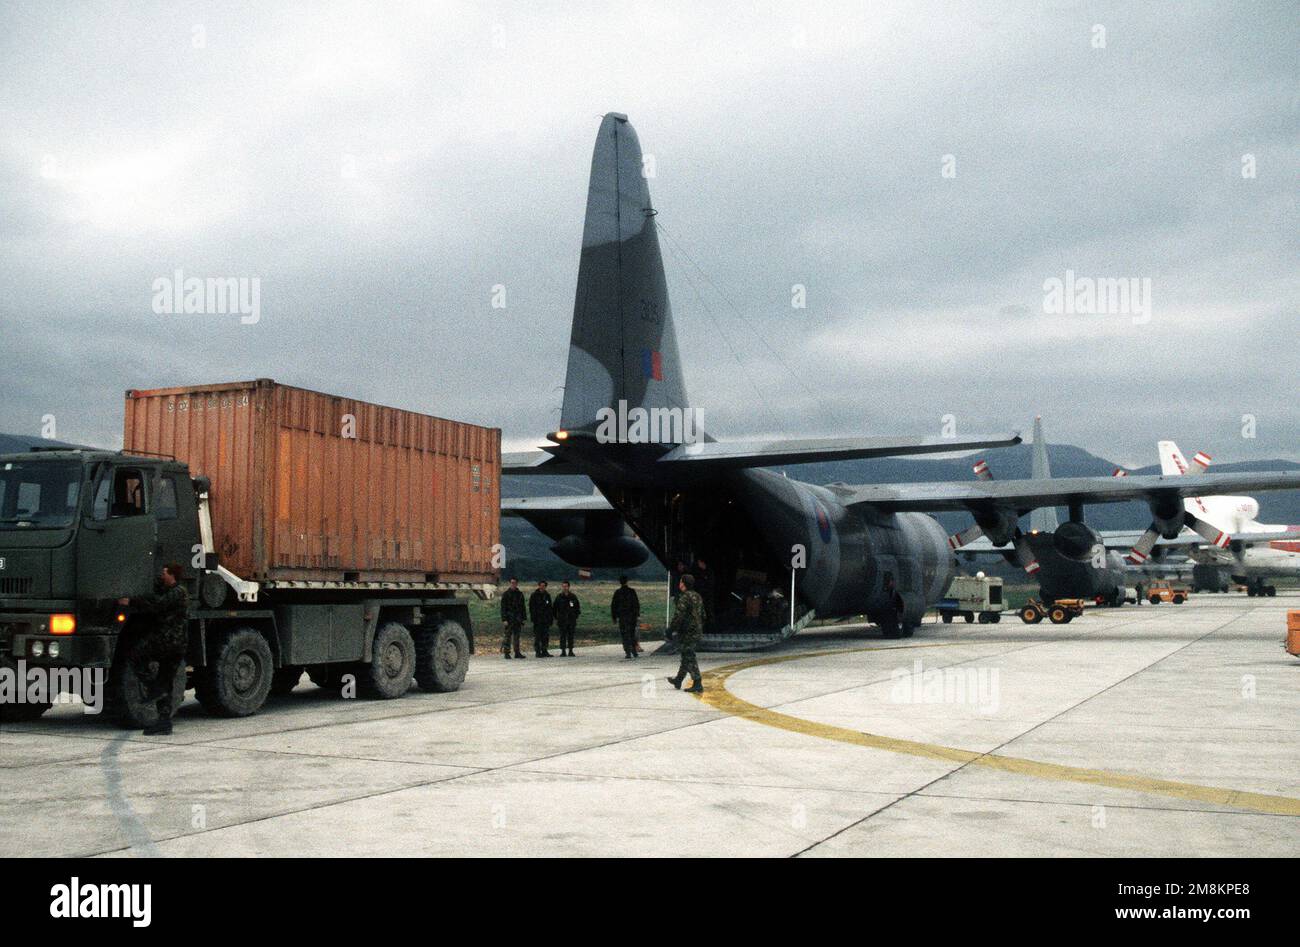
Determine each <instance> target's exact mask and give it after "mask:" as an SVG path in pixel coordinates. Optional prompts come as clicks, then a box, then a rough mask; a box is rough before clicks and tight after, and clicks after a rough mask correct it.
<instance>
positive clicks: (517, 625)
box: [501, 579, 528, 659]
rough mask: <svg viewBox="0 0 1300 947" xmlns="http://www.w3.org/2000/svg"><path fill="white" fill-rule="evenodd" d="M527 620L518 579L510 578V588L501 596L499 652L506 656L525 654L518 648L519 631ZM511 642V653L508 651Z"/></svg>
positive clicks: (521, 655)
mask: <svg viewBox="0 0 1300 947" xmlns="http://www.w3.org/2000/svg"><path fill="white" fill-rule="evenodd" d="M527 620H528V608H527V606H525V605H524V593H523V592H521V591H519V580H518V579H511V580H510V588H508V589H506V591H505V594H503V595H502V596H501V627H502V628H503V629H504V633H503V634H502V635H501V653H502V654H504V655H505V656H506V657H507V658H511V657H514V658H521V659H522V658H523V657H524V656H525V655H524V653H523V652H522V651H520V650H519V632H520V631H521V630H522V629H523V627H524V622H525V621H527ZM512 644H513V645H514V653H513V654H511V651H510V646H511V645H512Z"/></svg>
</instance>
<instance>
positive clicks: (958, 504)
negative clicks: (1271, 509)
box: [832, 471, 1300, 513]
mask: <svg viewBox="0 0 1300 947" xmlns="http://www.w3.org/2000/svg"><path fill="white" fill-rule="evenodd" d="M1298 488H1300V472H1296V471H1286V472H1273V473H1253V472H1251V473H1221V474H1211V473H1204V474H1200V475H1198V476H1196V477H1182V476H1174V477H1165V476H1156V475H1148V476H1140V477H1062V478H1052V479H1046V480H976V481H972V482H969V483H965V482H956V481H952V482H943V483H883V484H867V485H863V486H841V487H835V488H832V489H835V491H836V493H837V494H838V495H839V498H840V502H842V503H844V505H845V506H856V505H859V504H865V505H868V506H872V507H874V508H876V509H878V510H880V511H881V512H885V513H901V512H904V511H916V512H921V513H936V512H940V511H944V510H955V511H963V510H978V509H1004V510H1010V511H1015V512H1017V513H1024V512H1026V511H1028V510H1032V509H1035V508H1036V507H1040V506H1068V505H1071V504H1074V503H1084V504H1086V503H1122V502H1125V501H1128V500H1145V501H1153V500H1155V501H1160V500H1169V499H1184V498H1186V497H1193V496H1207V495H1209V494H1211V493H1213V494H1228V493H1238V492H1245V491H1252V490H1295V489H1298Z"/></svg>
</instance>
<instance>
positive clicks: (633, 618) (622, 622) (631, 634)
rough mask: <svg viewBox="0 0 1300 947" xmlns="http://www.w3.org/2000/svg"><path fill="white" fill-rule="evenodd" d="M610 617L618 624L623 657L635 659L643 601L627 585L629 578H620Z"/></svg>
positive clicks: (634, 590)
mask: <svg viewBox="0 0 1300 947" xmlns="http://www.w3.org/2000/svg"><path fill="white" fill-rule="evenodd" d="M609 617H610V618H612V619H614V620H615V621H616V622H618V633H619V636H620V637H621V638H622V639H623V657H625V658H635V657H636V653H637V643H636V623H637V619H638V618H640V617H641V600H640V599H639V598H638V597H637V594H636V589H634V588H632V587H631V586H630V585H628V584H627V576H625V575H620V576H619V577H618V588H617V589H615V590H614V597H613V598H612V599H610V602H609Z"/></svg>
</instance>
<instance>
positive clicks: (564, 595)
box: [555, 582, 582, 658]
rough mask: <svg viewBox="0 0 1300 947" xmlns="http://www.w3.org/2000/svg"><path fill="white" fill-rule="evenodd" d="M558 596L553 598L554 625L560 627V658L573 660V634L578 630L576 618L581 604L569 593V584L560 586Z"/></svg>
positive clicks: (580, 612) (580, 609)
mask: <svg viewBox="0 0 1300 947" xmlns="http://www.w3.org/2000/svg"><path fill="white" fill-rule="evenodd" d="M560 589H561V591H560V594H559V595H557V596H555V623H556V624H557V625H559V627H560V656H561V657H565V656H568V657H570V658H575V657H577V655H575V654H574V653H573V633H574V631H576V630H577V628H578V616H579V615H580V614H582V603H581V602H579V601H578V596H576V595H574V594H573V593H572V592H570V591H569V583H568V582H564V583H562V584H561V586H560Z"/></svg>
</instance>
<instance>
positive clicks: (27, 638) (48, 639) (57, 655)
mask: <svg viewBox="0 0 1300 947" xmlns="http://www.w3.org/2000/svg"><path fill="white" fill-rule="evenodd" d="M197 543H198V529H197V517H196V512H195V500H194V490H193V487H192V485H191V482H190V479H189V473H188V471H187V470H186V468H185V465H184V464H180V463H177V462H176V461H170V460H164V459H161V458H156V457H155V458H149V457H135V456H130V455H125V454H119V453H114V452H109V451H79V450H41V449H36V450H32V451H30V452H28V453H24V454H7V455H3V456H0V663H3V664H6V665H8V666H9V667H10V668H16V667H17V663H18V661H20V660H21V661H23V662H25V664H26V666H27V667H33V666H35V667H49V668H58V667H66V668H101V669H105V670H106V671H107V670H108V669H111V668H112V667H113V664H114V658H115V656H116V653H117V644H118V642H119V640H120V639H121V636H122V634H123V633H124V632H125V631H126V630H127V627H128V625H129V624H130V615H129V610H127V609H123V608H122V607H121V606H119V605H118V604H117V603H118V599H120V598H129V597H136V596H141V595H146V594H148V593H150V592H151V591H152V590H153V588H154V581H155V579H156V577H157V574H158V572H159V570H160V569H161V567H162V566H163V565H164V564H166V563H168V562H178V563H180V564H182V565H183V566H184V567H185V569H186V578H187V581H188V582H189V583H190V584H192V583H193V580H194V578H195V574H196V572H195V569H194V567H193V565H192V563H193V560H194V548H195V546H196V544H197ZM46 706H48V705H46ZM44 709H46V707H42V706H41V705H40V704H34V705H31V704H29V705H16V706H15V705H9V704H6V705H3V707H0V714H2V715H3V716H4V717H5V718H8V719H17V718H21V717H24V716H26V717H31V716H39V714H40V713H41V712H43V711H44Z"/></svg>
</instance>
